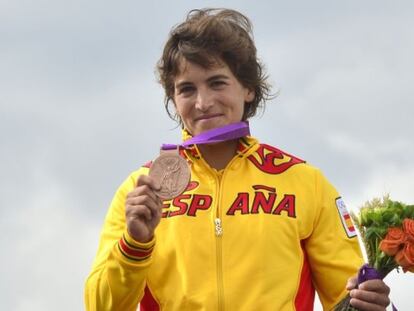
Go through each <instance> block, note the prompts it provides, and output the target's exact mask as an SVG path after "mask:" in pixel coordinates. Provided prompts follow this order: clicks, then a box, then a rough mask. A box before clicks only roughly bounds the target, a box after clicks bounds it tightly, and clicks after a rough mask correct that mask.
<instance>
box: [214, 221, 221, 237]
mask: <svg viewBox="0 0 414 311" xmlns="http://www.w3.org/2000/svg"><path fill="white" fill-rule="evenodd" d="M214 224H215V225H216V236H222V235H223V227H222V226H221V219H220V218H216V219H214Z"/></svg>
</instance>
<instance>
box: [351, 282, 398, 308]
mask: <svg viewBox="0 0 414 311" xmlns="http://www.w3.org/2000/svg"><path fill="white" fill-rule="evenodd" d="M356 286H357V277H352V278H350V279H349V280H348V283H347V285H346V289H347V290H350V296H351V301H350V303H351V305H352V306H353V307H355V308H357V309H359V310H361V311H385V310H386V307H387V306H388V305H389V304H390V299H389V297H388V296H389V294H390V288H389V287H388V286H387V285H386V284H385V283H384V282H383V281H382V280H369V281H365V282H363V283H361V284H359V285H358V288H356Z"/></svg>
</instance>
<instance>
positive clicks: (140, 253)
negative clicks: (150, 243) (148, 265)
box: [119, 239, 152, 257]
mask: <svg viewBox="0 0 414 311" xmlns="http://www.w3.org/2000/svg"><path fill="white" fill-rule="evenodd" d="M119 245H120V246H121V248H122V250H123V251H124V252H125V253H126V254H127V255H130V256H134V257H146V256H148V255H149V254H151V252H152V248H151V249H149V250H147V251H143V250H142V251H140V250H135V249H132V248H130V247H129V246H128V245H126V243H125V241H124V239H120V240H119Z"/></svg>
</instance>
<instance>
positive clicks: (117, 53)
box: [0, 0, 414, 311]
mask: <svg viewBox="0 0 414 311" xmlns="http://www.w3.org/2000/svg"><path fill="white" fill-rule="evenodd" d="M202 7H229V8H234V9H237V10H240V11H241V12H242V13H244V14H246V15H247V16H248V17H249V18H250V19H251V20H252V22H253V25H254V33H255V40H256V44H257V48H258V53H259V57H260V59H261V60H262V62H263V63H264V64H265V65H266V70H267V73H268V75H269V76H270V81H271V82H272V84H273V86H274V90H275V91H278V92H279V96H278V97H277V98H276V99H275V100H273V101H272V102H269V103H268V105H267V107H266V109H265V111H264V113H263V115H262V116H261V117H256V118H254V119H252V120H251V131H252V134H253V135H254V136H257V137H259V138H260V139H261V141H263V142H266V143H269V144H272V145H275V146H278V147H279V148H281V149H282V150H286V151H287V152H289V153H292V154H294V155H297V156H299V157H300V158H303V159H305V160H307V161H308V162H309V163H311V164H313V165H315V166H317V167H319V168H321V169H322V171H323V172H324V173H325V175H326V176H327V177H328V178H329V179H330V181H331V182H332V183H333V184H334V185H335V186H336V187H337V188H338V190H339V191H340V193H341V194H342V196H343V198H344V199H345V202H347V205H348V207H351V208H357V207H358V206H360V205H361V204H363V203H364V202H365V201H366V200H368V199H371V198H372V197H374V196H381V195H383V194H385V193H390V195H391V198H392V199H395V200H400V201H404V202H407V203H411V204H412V203H414V191H413V188H414V187H413V186H414V166H413V161H412V159H413V158H414V144H413V134H414V125H413V123H414V122H413V121H412V118H413V112H414V108H413V104H412V99H413V98H414V88H413V83H414V78H413V72H414V60H413V57H412V55H414V19H413V16H414V3H413V2H412V1H394V2H391V1H378V0H377V1H371V0H368V1H354V0H351V1H319V0H315V1H279V0H278V1H270V0H268V1H152V2H148V1H146V2H138V1H118V2H115V1H105V0H101V1H97V0H84V1H80V0H72V1H70V2H69V1H62V0H55V1H51V0H38V1H27V0H26V1H25V0H18V1H10V0H0V143H1V152H0V176H1V178H0V243H1V245H2V252H1V253H2V255H1V257H0V275H1V279H0V293H1V294H0V308H1V309H2V310H13V311H14V310H16V311H20V310H33V311H37V310H39V311H40V310H41V311H43V310H71V311H72V310H82V309H83V308H84V307H83V286H84V281H85V278H86V276H87V274H88V272H89V270H90V267H91V264H92V261H93V258H94V255H95V252H96V249H97V244H98V239H99V234H100V230H101V225H102V223H103V220H104V216H105V213H106V211H107V208H108V205H109V203H110V200H111V198H112V195H113V194H114V192H115V190H116V188H117V187H118V185H119V184H120V183H121V182H122V181H123V180H124V178H126V176H127V175H128V174H129V173H130V172H131V171H133V170H135V169H136V168H138V167H139V166H140V165H142V164H143V163H145V162H147V161H148V160H150V159H153V158H154V157H155V156H156V155H157V153H158V148H159V146H160V144H161V143H167V142H168V143H174V142H178V141H179V140H180V129H179V128H177V126H176V124H175V123H174V122H173V121H172V120H170V119H169V118H168V117H167V115H166V113H165V111H164V107H163V91H162V88H161V86H160V85H159V84H158V83H157V79H156V76H155V74H154V68H155V64H156V62H157V60H158V58H159V56H160V55H161V50H162V47H163V44H164V42H165V40H166V38H167V35H168V32H169V30H170V29H171V27H172V26H173V25H175V24H177V23H179V22H181V21H182V20H183V19H184V17H185V15H186V13H187V12H188V11H189V10H190V9H192V8H202ZM386 281H387V283H388V284H389V285H390V286H391V288H392V294H391V297H392V299H393V301H394V302H395V303H396V306H397V307H399V309H400V310H410V309H411V308H412V307H413V303H412V297H410V295H411V294H412V288H413V287H414V276H413V275H412V274H411V275H409V274H403V273H400V274H397V273H393V274H392V275H390V276H389V277H387V279H386ZM410 307H411V308H410ZM316 309H317V310H321V309H320V306H318V305H317V307H316Z"/></svg>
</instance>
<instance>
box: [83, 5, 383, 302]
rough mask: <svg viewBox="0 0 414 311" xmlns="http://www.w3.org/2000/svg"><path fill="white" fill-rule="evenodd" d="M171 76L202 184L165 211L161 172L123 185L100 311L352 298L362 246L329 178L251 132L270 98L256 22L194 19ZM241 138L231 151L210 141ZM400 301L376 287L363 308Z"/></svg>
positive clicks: (166, 63) (369, 289) (234, 16)
mask: <svg viewBox="0 0 414 311" xmlns="http://www.w3.org/2000/svg"><path fill="white" fill-rule="evenodd" d="M158 70H159V74H160V81H161V84H162V85H163V87H164V89H165V92H166V107H167V111H168V113H169V114H170V115H174V114H175V116H176V117H177V118H178V121H179V122H180V124H181V125H182V127H183V140H184V141H187V142H188V139H191V137H193V138H194V137H195V138H200V137H202V139H201V141H200V140H199V142H198V143H197V144H190V145H189V146H185V148H184V147H181V148H180V155H181V156H182V157H183V158H184V159H186V160H187V162H188V163H189V166H190V168H191V180H190V182H189V184H188V186H187V188H186V190H185V191H184V193H182V194H180V195H178V196H176V197H175V198H173V199H171V200H164V201H162V200H161V199H160V197H159V195H157V194H159V191H160V188H161V186H162V185H161V184H160V182H159V181H157V180H156V179H155V178H153V177H151V176H149V175H148V172H149V167H150V165H146V166H143V167H142V168H140V169H139V170H138V171H136V172H133V173H132V174H131V175H130V176H129V177H128V178H127V180H126V181H125V182H124V183H123V184H122V185H121V187H120V188H119V190H118V191H117V193H116V194H115V197H114V199H113V201H112V204H111V207H110V209H109V212H108V214H107V217H106V220H105V225H104V229H103V232H102V236H101V241H100V246H99V250H98V254H97V256H96V259H95V262H94V265H93V269H92V272H91V274H90V276H89V278H88V280H87V284H86V291H85V299H86V306H87V309H88V310H135V309H136V307H137V305H138V303H140V307H141V309H144V310H159V309H162V310H312V309H313V300H314V291H315V290H314V289H315V288H316V290H317V292H318V295H319V297H320V299H321V302H322V304H323V306H324V309H327V310H328V309H332V308H333V307H334V306H335V305H336V304H337V303H338V302H339V301H340V300H341V299H342V298H343V297H344V296H345V295H346V294H347V289H346V288H345V287H346V282H347V280H348V279H349V282H348V285H347V288H348V289H351V288H354V287H355V285H356V283H355V278H351V277H352V276H353V275H355V274H356V273H357V270H358V268H359V267H360V266H361V264H362V259H361V254H360V250H359V247H358V242H357V239H356V234H355V231H354V229H353V227H352V226H351V225H350V224H349V223H347V220H346V219H347V214H346V213H347V212H346V208H345V207H344V205H343V202H342V200H341V198H340V196H339V194H338V193H337V192H336V190H335V189H334V188H333V187H332V186H331V185H330V183H329V182H328V181H327V180H326V179H325V178H324V176H323V175H322V174H321V173H320V172H319V170H317V169H315V168H313V167H311V166H310V165H308V164H306V163H305V162H304V161H302V160H300V159H299V158H297V157H294V156H292V155H289V154H287V153H284V152H282V151H280V150H278V149H277V148H275V147H272V146H269V145H265V144H261V143H259V142H258V141H257V140H256V139H255V138H253V137H251V136H249V135H246V132H245V129H246V127H247V125H246V124H243V123H239V122H240V121H247V120H248V119H249V118H250V117H252V116H254V115H255V113H256V110H257V108H258V106H259V105H260V104H263V103H264V101H265V100H266V99H268V98H269V96H270V95H269V94H270V93H269V91H270V88H269V85H268V84H267V82H266V78H265V76H264V75H263V72H262V67H261V65H260V63H259V62H258V60H257V57H256V48H255V45H254V42H253V40H252V35H251V25H250V22H249V20H248V19H247V18H246V17H244V16H243V15H241V14H240V13H238V12H236V11H232V10H215V9H213V10H195V11H192V12H190V13H189V15H188V17H187V19H186V21H184V22H183V23H182V24H180V25H178V26H176V27H175V28H174V29H173V30H172V32H171V34H170V37H169V39H168V41H167V43H166V45H165V48H164V52H163V55H162V58H161V60H160V62H159V65H158ZM170 104H171V105H172V112H171V110H169V108H171V107H170V106H169V105H170ZM233 126H236V127H238V129H237V130H236V131H235V134H234V132H231V136H230V137H228V135H229V134H228V133H227V134H226V135H227V136H226V135H225V136H226V137H225V138H224V139H222V141H220V140H218V141H217V140H214V139H215V138H213V141H214V142H213V143H211V140H208V139H207V138H206V137H204V136H205V135H210V134H211V133H212V132H213V134H214V132H217V131H219V132H220V134H222V133H221V131H226V130H228V129H229V127H233ZM200 134H201V135H200ZM210 139H211V137H210ZM388 293H389V289H388V287H387V286H386V285H385V284H384V283H383V282H382V281H380V280H373V281H367V282H365V283H362V284H360V285H359V289H353V290H352V291H351V296H352V297H353V299H352V301H351V302H352V304H353V305H354V306H356V307H358V308H360V309H361V310H385V307H386V306H387V305H388V304H389V299H388Z"/></svg>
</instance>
